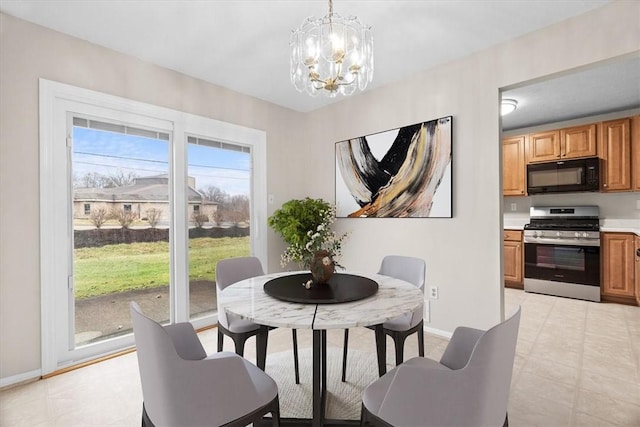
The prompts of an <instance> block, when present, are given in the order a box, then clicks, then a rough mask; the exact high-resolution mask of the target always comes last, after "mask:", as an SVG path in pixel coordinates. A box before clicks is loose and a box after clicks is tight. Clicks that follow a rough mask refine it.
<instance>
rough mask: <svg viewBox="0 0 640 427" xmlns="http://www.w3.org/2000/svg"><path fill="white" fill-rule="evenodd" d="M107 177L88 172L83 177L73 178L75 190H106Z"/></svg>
mask: <svg viewBox="0 0 640 427" xmlns="http://www.w3.org/2000/svg"><path fill="white" fill-rule="evenodd" d="M106 182H107V177H106V176H105V175H102V174H101V173H98V172H87V173H86V174H84V175H83V176H81V177H77V176H76V175H74V176H73V186H74V188H104V187H105V184H106Z"/></svg>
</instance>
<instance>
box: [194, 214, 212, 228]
mask: <svg viewBox="0 0 640 427" xmlns="http://www.w3.org/2000/svg"><path fill="white" fill-rule="evenodd" d="M191 220H192V221H193V222H195V223H196V227H197V228H202V227H203V226H204V224H205V223H206V222H207V221H209V216H208V215H207V214H204V213H201V212H194V213H193V214H191Z"/></svg>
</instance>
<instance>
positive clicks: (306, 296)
mask: <svg viewBox="0 0 640 427" xmlns="http://www.w3.org/2000/svg"><path fill="white" fill-rule="evenodd" d="M311 279H312V277H311V273H300V274H291V275H288V276H282V277H276V278H275V279H271V280H269V281H268V282H267V283H265V284H264V291H265V293H266V294H267V295H270V296H272V297H274V298H277V299H280V300H283V301H289V302H298V303H306V304H309V303H311V304H336V303H341V302H349V301H357V300H360V299H364V298H367V297H370V296H371V295H373V294H375V293H376V292H378V283H377V282H375V281H374V280H371V279H369V278H368V277H362V276H355V275H353V274H343V273H336V274H334V275H333V276H332V277H331V279H329V282H328V283H325V284H322V285H318V284H313V285H312V286H311V288H310V289H307V288H305V287H304V286H303V283H306V282H307V281H308V280H311Z"/></svg>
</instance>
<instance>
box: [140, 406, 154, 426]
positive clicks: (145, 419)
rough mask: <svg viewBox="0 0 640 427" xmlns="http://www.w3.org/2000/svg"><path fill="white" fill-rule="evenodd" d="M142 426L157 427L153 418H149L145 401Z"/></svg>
mask: <svg viewBox="0 0 640 427" xmlns="http://www.w3.org/2000/svg"><path fill="white" fill-rule="evenodd" d="M142 427H155V426H154V424H153V422H152V421H151V419H149V414H147V408H145V407H144V402H142Z"/></svg>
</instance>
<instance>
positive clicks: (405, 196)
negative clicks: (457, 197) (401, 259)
mask: <svg viewBox="0 0 640 427" xmlns="http://www.w3.org/2000/svg"><path fill="white" fill-rule="evenodd" d="M452 121H453V117H452V116H448V117H443V118H440V119H436V120H431V121H428V122H423V123H416V124H414V125H409V126H404V127H401V128H397V129H393V130H389V131H386V132H381V133H377V134H373V135H367V136H362V137H359V138H354V139H349V140H346V141H341V142H338V143H336V216H338V217H350V218H364V217H375V218H451V216H452V213H451V200H452V194H451V189H452V185H451V145H452V136H451V128H452Z"/></svg>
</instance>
